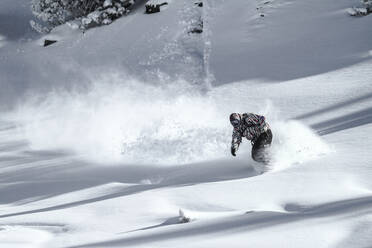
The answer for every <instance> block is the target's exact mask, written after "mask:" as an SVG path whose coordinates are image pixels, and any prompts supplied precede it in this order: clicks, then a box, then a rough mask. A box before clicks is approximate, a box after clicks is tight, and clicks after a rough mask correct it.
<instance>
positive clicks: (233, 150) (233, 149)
mask: <svg viewBox="0 0 372 248" xmlns="http://www.w3.org/2000/svg"><path fill="white" fill-rule="evenodd" d="M231 155H233V156H234V157H235V156H236V154H235V148H234V147H231Z"/></svg>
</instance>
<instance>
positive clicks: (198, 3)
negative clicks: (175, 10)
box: [195, 2, 203, 7]
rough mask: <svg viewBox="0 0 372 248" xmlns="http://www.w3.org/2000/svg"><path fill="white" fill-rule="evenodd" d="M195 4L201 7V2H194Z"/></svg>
mask: <svg viewBox="0 0 372 248" xmlns="http://www.w3.org/2000/svg"><path fill="white" fill-rule="evenodd" d="M195 5H197V6H198V7H203V2H196V3H195Z"/></svg>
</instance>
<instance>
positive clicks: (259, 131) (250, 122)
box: [230, 113, 273, 163]
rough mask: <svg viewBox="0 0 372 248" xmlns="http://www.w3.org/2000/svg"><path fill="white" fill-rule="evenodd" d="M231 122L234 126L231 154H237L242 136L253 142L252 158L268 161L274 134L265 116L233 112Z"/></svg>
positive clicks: (263, 161)
mask: <svg viewBox="0 0 372 248" xmlns="http://www.w3.org/2000/svg"><path fill="white" fill-rule="evenodd" d="M230 123H231V125H232V126H233V127H234V129H233V134H232V141H231V154H232V155H233V156H236V152H237V151H238V149H239V145H240V143H241V142H242V138H243V137H245V138H247V139H248V140H250V141H251V144H252V158H253V160H255V161H257V162H262V163H268V162H269V156H268V151H267V148H268V147H270V145H271V142H272V139H273V135H272V132H271V129H270V126H269V124H268V123H267V122H266V120H265V117H264V116H262V115H257V114H253V113H244V114H238V113H232V114H231V115H230Z"/></svg>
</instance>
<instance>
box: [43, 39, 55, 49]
mask: <svg viewBox="0 0 372 248" xmlns="http://www.w3.org/2000/svg"><path fill="white" fill-rule="evenodd" d="M56 42H57V41H56V40H44V47H46V46H50V45H52V44H53V43H56Z"/></svg>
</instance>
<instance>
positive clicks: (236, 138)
mask: <svg viewBox="0 0 372 248" xmlns="http://www.w3.org/2000/svg"><path fill="white" fill-rule="evenodd" d="M241 142H242V136H241V135H240V133H239V132H237V131H235V130H234V131H233V134H232V141H231V155H233V156H234V157H235V156H236V152H237V151H238V149H239V145H240V143H241Z"/></svg>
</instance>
